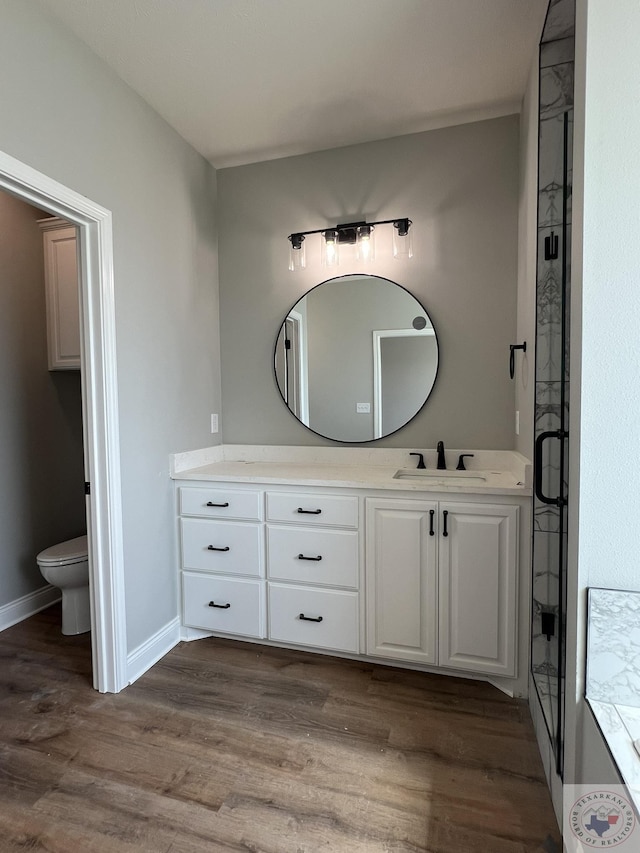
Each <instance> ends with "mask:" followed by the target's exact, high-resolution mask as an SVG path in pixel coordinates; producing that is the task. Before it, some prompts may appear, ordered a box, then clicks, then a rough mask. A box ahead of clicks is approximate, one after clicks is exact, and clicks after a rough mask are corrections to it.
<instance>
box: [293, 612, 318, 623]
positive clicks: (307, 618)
mask: <svg viewBox="0 0 640 853" xmlns="http://www.w3.org/2000/svg"><path fill="white" fill-rule="evenodd" d="M298 618H299V619H303V620H304V621H305V622H322V616H305V615H304V613H301V614H300V616H299V617H298Z"/></svg>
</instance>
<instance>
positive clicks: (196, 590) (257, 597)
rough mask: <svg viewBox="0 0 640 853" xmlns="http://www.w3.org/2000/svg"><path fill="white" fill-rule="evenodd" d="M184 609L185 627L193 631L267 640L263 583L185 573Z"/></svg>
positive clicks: (183, 579) (183, 577) (183, 582)
mask: <svg viewBox="0 0 640 853" xmlns="http://www.w3.org/2000/svg"><path fill="white" fill-rule="evenodd" d="M214 605H217V606H214ZM182 607H183V619H184V624H185V625H189V626H191V627H192V628H204V629H205V630H209V631H221V632H223V633H225V634H242V635H243V636H246V637H264V582H262V581H252V580H244V579H242V578H237V579H236V578H233V579H231V580H228V579H226V578H218V577H215V576H214V575H197V574H190V573H189V572H183V574H182Z"/></svg>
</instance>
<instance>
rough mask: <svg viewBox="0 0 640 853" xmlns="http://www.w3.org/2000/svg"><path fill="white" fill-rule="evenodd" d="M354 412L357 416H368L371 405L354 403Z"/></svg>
mask: <svg viewBox="0 0 640 853" xmlns="http://www.w3.org/2000/svg"><path fill="white" fill-rule="evenodd" d="M356 412H357V413H358V414H359V415H370V414H371V403H356Z"/></svg>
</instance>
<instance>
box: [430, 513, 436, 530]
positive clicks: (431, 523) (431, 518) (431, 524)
mask: <svg viewBox="0 0 640 853" xmlns="http://www.w3.org/2000/svg"><path fill="white" fill-rule="evenodd" d="M435 514H436V511H435V509H430V510H429V536H435V535H436V534H435V531H434V529H433V516H434V515H435Z"/></svg>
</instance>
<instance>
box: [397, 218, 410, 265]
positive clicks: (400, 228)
mask: <svg viewBox="0 0 640 853" xmlns="http://www.w3.org/2000/svg"><path fill="white" fill-rule="evenodd" d="M411 233H412V232H411V220H410V219H398V220H397V221H396V222H394V223H393V257H394V258H399V259H400V260H403V259H406V258H412V257H413V240H412V238H411Z"/></svg>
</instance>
